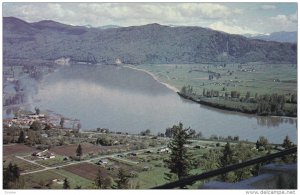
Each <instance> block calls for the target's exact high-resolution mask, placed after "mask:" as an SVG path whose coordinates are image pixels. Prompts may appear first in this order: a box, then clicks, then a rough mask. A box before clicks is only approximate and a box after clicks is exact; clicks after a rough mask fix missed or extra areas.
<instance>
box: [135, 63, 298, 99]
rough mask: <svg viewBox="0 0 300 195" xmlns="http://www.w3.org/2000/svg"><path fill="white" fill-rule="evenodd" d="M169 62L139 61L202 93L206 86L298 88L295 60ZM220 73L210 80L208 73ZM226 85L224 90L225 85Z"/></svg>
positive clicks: (278, 90) (274, 90)
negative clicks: (155, 63)
mask: <svg viewBox="0 0 300 195" xmlns="http://www.w3.org/2000/svg"><path fill="white" fill-rule="evenodd" d="M221 65H223V64H215V65H214V64H177V65H176V64H174V65H171V64H167V65H149V64H145V65H139V66H138V68H141V69H144V70H147V71H149V72H151V73H153V74H154V75H155V76H156V77H157V78H158V79H159V80H160V81H162V82H165V83H168V84H170V85H172V86H175V87H176V88H178V89H179V90H180V89H181V88H182V87H183V86H184V85H185V86H187V85H190V86H192V87H193V89H194V91H195V92H196V93H198V94H202V92H203V89H204V88H205V89H208V90H211V89H213V90H218V91H220V93H221V94H220V95H222V94H223V95H224V94H225V92H226V91H227V92H230V91H239V92H240V93H241V96H244V95H245V94H246V93H247V91H249V92H250V94H251V97H253V96H254V95H255V93H257V94H258V95H260V94H266V93H268V94H271V93H278V94H288V93H296V92H297V65H295V64H264V63H248V64H243V65H241V64H226V66H225V67H224V66H221ZM213 73H219V74H220V78H218V79H216V77H214V78H213V80H209V74H213ZM224 87H225V90H223V88H224Z"/></svg>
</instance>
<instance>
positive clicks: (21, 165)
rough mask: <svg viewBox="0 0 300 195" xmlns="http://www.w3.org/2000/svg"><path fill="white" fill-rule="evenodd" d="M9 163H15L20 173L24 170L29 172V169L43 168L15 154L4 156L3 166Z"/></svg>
mask: <svg viewBox="0 0 300 195" xmlns="http://www.w3.org/2000/svg"><path fill="white" fill-rule="evenodd" d="M9 163H12V164H13V165H14V164H16V165H17V166H18V167H19V168H20V172H21V173H26V172H31V171H36V170H40V169H43V167H41V166H39V165H36V164H33V163H30V162H26V161H24V160H22V159H19V158H17V157H15V156H12V155H11V156H4V158H3V166H4V167H7V166H8V164H9Z"/></svg>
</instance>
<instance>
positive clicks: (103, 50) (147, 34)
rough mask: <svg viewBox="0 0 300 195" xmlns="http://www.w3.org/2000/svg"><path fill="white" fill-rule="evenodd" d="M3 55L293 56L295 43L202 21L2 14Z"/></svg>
mask: <svg viewBox="0 0 300 195" xmlns="http://www.w3.org/2000/svg"><path fill="white" fill-rule="evenodd" d="M3 56H4V58H21V59H22V58H23V59H51V60H55V59H58V58H60V57H63V56H65V57H70V58H71V60H72V61H83V62H90V63H102V64H113V63H115V62H116V60H118V61H121V62H123V63H128V64H144V63H211V62H251V61H264V62H289V63H296V62H297V45H296V44H291V43H278V42H266V41H262V40H252V39H248V38H246V37H243V36H240V35H231V34H227V33H223V32H219V31H214V30H211V29H206V28H201V27H186V26H184V27H170V26H164V25H160V24H156V23H155V24H148V25H143V26H131V27H118V28H108V29H99V28H87V27H84V26H71V25H67V24H62V23H58V22H55V21H50V20H47V21H40V22H35V23H28V22H25V21H23V20H20V19H18V18H13V17H4V18H3Z"/></svg>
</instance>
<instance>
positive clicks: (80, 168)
mask: <svg viewBox="0 0 300 195" xmlns="http://www.w3.org/2000/svg"><path fill="white" fill-rule="evenodd" d="M98 168H99V167H98V166H97V165H93V164H91V163H80V164H76V165H70V166H66V167H64V168H63V169H64V170H66V171H69V172H71V173H73V174H75V175H79V176H80V177H83V178H86V179H89V180H94V179H95V178H96V175H97V171H98ZM101 170H102V172H103V173H104V171H105V170H104V169H101Z"/></svg>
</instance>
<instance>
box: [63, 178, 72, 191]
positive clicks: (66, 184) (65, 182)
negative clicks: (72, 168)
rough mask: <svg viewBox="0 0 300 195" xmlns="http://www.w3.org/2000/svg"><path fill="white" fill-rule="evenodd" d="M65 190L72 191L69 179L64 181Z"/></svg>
mask: <svg viewBox="0 0 300 195" xmlns="http://www.w3.org/2000/svg"><path fill="white" fill-rule="evenodd" d="M63 188H64V189H70V184H69V181H68V179H67V178H65V179H64V183H63Z"/></svg>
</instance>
